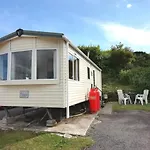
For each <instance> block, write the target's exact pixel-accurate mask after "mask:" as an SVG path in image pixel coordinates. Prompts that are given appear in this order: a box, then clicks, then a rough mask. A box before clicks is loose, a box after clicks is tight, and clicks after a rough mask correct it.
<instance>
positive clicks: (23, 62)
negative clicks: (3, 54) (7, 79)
mask: <svg viewBox="0 0 150 150" xmlns="http://www.w3.org/2000/svg"><path fill="white" fill-rule="evenodd" d="M11 56H12V57H11V79H12V80H21V79H26V80H27V79H31V64H32V51H23V52H13V53H12V55H11Z"/></svg>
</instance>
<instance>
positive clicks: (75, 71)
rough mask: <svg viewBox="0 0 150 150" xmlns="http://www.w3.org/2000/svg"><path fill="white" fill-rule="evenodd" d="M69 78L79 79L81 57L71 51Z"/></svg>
mask: <svg viewBox="0 0 150 150" xmlns="http://www.w3.org/2000/svg"><path fill="white" fill-rule="evenodd" d="M68 63H69V79H73V80H76V81H79V59H78V58H77V57H76V56H73V55H72V54H70V53H69V57H68Z"/></svg>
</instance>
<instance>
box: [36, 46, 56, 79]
mask: <svg viewBox="0 0 150 150" xmlns="http://www.w3.org/2000/svg"><path fill="white" fill-rule="evenodd" d="M42 50H43V51H44V50H50V51H55V53H54V55H55V56H54V62H55V63H54V64H53V68H54V78H53V79H38V78H37V52H38V51H42ZM35 66H36V67H35V68H36V69H35V80H37V81H42V80H43V81H49V80H58V77H59V73H58V72H59V59H58V50H57V48H38V49H36V57H35Z"/></svg>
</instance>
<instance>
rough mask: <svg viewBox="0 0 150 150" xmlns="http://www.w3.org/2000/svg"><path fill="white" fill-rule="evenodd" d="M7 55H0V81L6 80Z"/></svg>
mask: <svg viewBox="0 0 150 150" xmlns="http://www.w3.org/2000/svg"><path fill="white" fill-rule="evenodd" d="M7 61H8V54H3V55H0V80H7V68H8V66H7Z"/></svg>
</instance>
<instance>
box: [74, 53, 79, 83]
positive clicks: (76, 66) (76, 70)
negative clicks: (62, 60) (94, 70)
mask: <svg viewBox="0 0 150 150" xmlns="http://www.w3.org/2000/svg"><path fill="white" fill-rule="evenodd" d="M74 80H77V81H79V59H78V58H77V57H75V56H74Z"/></svg>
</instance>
